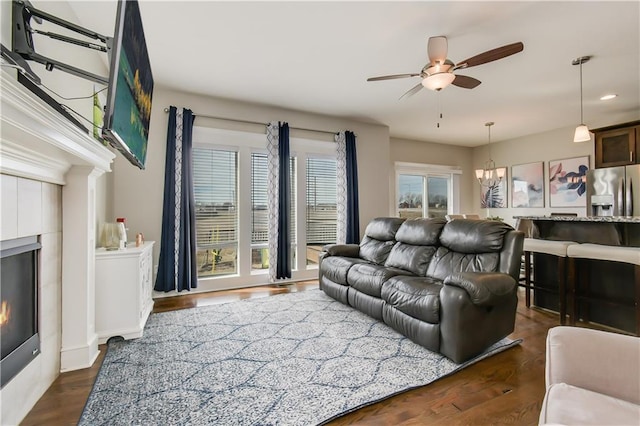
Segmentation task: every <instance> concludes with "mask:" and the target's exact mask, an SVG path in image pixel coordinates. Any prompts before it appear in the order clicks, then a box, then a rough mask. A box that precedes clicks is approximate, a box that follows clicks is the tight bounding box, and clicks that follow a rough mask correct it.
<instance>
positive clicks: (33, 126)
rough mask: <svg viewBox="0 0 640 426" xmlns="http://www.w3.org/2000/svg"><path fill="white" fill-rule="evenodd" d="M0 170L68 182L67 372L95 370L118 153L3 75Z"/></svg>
mask: <svg viewBox="0 0 640 426" xmlns="http://www.w3.org/2000/svg"><path fill="white" fill-rule="evenodd" d="M1 75H2V77H1V84H2V85H1V86H0V88H1V92H0V100H1V109H0V116H1V126H2V127H1V129H2V130H1V133H0V135H1V137H0V172H1V173H2V174H4V175H12V176H17V177H21V178H27V179H32V180H37V181H41V182H49V183H54V184H59V185H62V289H61V290H62V309H61V311H62V330H61V334H62V347H61V352H60V370H61V371H69V370H77V369H81V368H86V367H90V366H91V365H92V364H93V362H94V361H95V359H96V358H97V356H98V342H97V341H98V339H97V335H96V333H95V245H96V243H95V234H96V232H95V226H96V225H95V222H96V179H97V178H98V177H99V176H100V175H102V174H103V173H105V172H109V171H111V163H112V161H113V159H114V157H115V154H114V153H113V152H111V151H110V150H109V149H108V148H107V147H105V146H103V145H102V144H101V143H100V142H98V141H97V140H95V139H93V138H92V137H91V136H89V135H88V134H86V133H84V132H83V131H82V130H80V129H79V128H78V127H76V126H75V125H74V124H73V123H71V122H69V120H67V119H66V118H65V117H63V116H62V115H61V114H59V113H58V112H57V111H56V110H55V109H53V108H52V107H51V106H49V105H47V103H46V102H44V101H43V100H41V99H40V98H39V97H37V96H36V95H34V94H33V93H32V92H31V91H29V90H28V89H26V88H25V87H24V86H22V85H21V84H20V83H18V81H17V80H16V79H15V78H14V75H12V74H10V73H9V72H6V71H2V72H1Z"/></svg>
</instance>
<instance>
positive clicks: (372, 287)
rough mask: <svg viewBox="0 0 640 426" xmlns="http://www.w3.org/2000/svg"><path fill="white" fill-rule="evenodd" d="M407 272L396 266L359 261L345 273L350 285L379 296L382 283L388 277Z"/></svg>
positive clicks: (370, 294)
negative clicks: (389, 266) (388, 266)
mask: <svg viewBox="0 0 640 426" xmlns="http://www.w3.org/2000/svg"><path fill="white" fill-rule="evenodd" d="M405 274H408V272H407V271H404V270H402V269H398V268H387V267H386V266H382V265H372V264H370V263H360V264H358V265H353V267H352V268H351V269H349V272H348V274H347V282H348V283H349V286H350V287H353V288H355V289H356V290H359V291H361V292H363V293H365V294H368V295H369V296H374V297H378V298H379V297H380V290H381V289H382V284H384V282H385V281H387V280H388V279H389V278H391V277H394V276H396V275H405Z"/></svg>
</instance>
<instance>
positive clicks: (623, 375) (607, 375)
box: [545, 327, 640, 404]
mask: <svg viewBox="0 0 640 426" xmlns="http://www.w3.org/2000/svg"><path fill="white" fill-rule="evenodd" d="M638 377H640V338H638V337H634V336H625V335H622V334H616V333H610V332H606V331H599V330H591V329H585V328H577V327H554V328H552V329H551V330H549V334H548V335H547V360H546V368H545V382H546V385H547V388H548V387H549V386H551V385H553V384H556V383H566V384H568V385H573V386H576V387H580V388H583V389H588V390H590V391H593V392H598V393H601V394H605V395H609V396H612V397H614V398H618V399H622V400H625V401H629V402H631V403H634V404H640V380H638Z"/></svg>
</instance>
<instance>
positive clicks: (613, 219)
mask: <svg viewBox="0 0 640 426" xmlns="http://www.w3.org/2000/svg"><path fill="white" fill-rule="evenodd" d="M513 218H514V219H526V220H533V221H552V222H600V223H602V222H605V223H640V216H513Z"/></svg>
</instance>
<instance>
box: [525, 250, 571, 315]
mask: <svg viewBox="0 0 640 426" xmlns="http://www.w3.org/2000/svg"><path fill="white" fill-rule="evenodd" d="M575 244H576V243H575V242H573V241H552V240H541V239H538V238H525V239H524V245H523V251H524V285H523V287H524V289H525V303H526V305H527V308H528V307H530V306H531V290H533V291H534V292H535V291H546V292H550V293H555V291H554V290H552V289H549V288H547V287H541V286H539V285H537V283H536V282H537V279H538V276H537V275H538V274H536V271H535V270H533V275H534V277H533V280H532V279H531V272H532V269H534V268H532V267H531V266H532V263H531V260H532V259H531V254H532V253H538V254H546V255H551V256H555V257H557V264H558V266H557V275H558V311H559V314H560V324H562V325H564V324H565V323H566V316H567V298H566V282H567V281H566V276H567V266H566V264H567V262H566V259H567V250H568V248H569V247H570V246H572V245H575ZM532 283H533V285H532Z"/></svg>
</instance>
